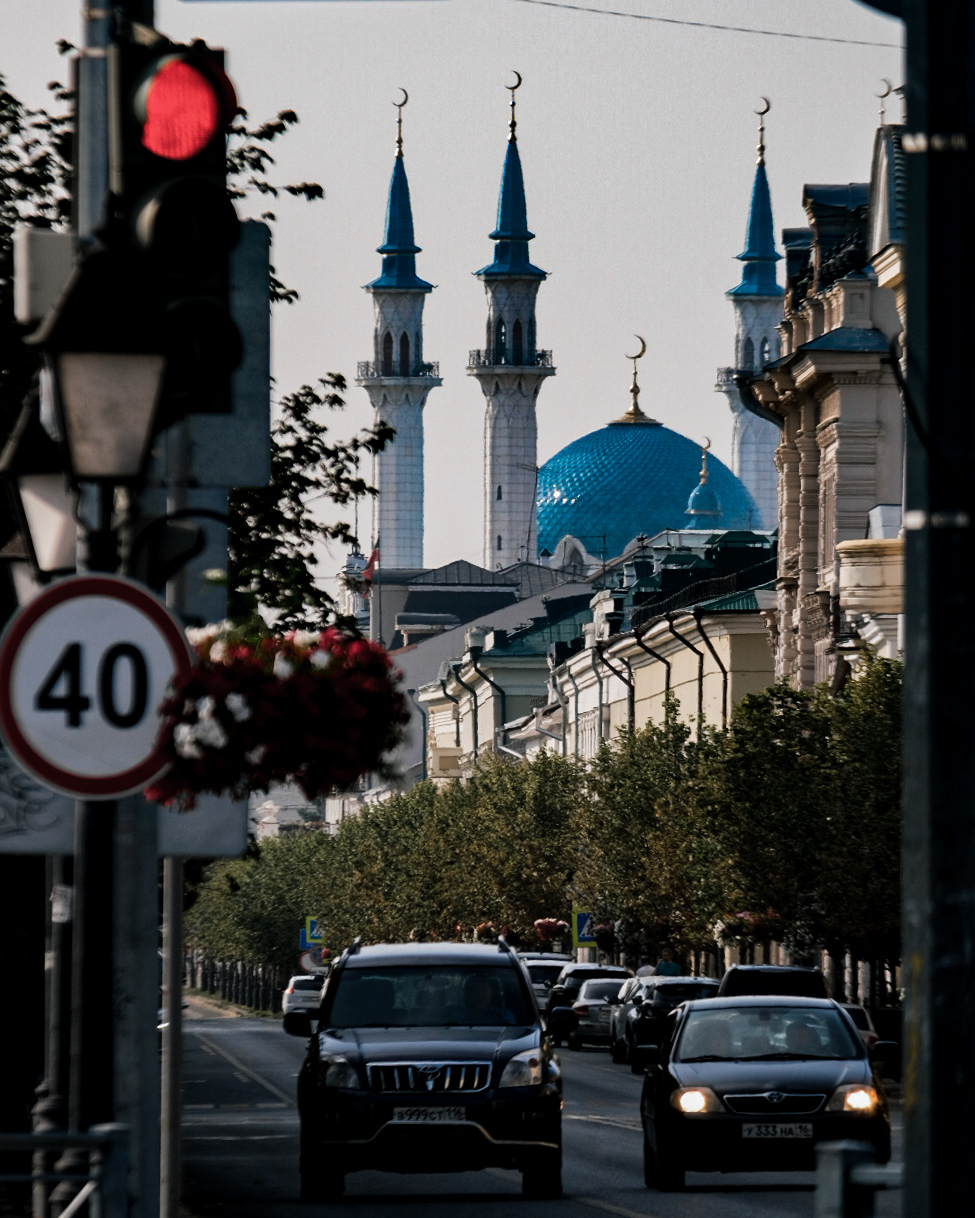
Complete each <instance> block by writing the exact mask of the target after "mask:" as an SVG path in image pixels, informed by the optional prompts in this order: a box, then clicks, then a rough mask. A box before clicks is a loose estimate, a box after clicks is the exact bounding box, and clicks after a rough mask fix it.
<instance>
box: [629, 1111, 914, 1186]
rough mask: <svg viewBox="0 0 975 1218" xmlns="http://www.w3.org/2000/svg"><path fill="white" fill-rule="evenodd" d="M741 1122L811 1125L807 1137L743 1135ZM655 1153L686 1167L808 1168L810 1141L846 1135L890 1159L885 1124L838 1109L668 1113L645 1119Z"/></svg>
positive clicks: (810, 1163)
mask: <svg viewBox="0 0 975 1218" xmlns="http://www.w3.org/2000/svg"><path fill="white" fill-rule="evenodd" d="M745 1125H752V1126H754V1125H763V1126H802V1125H807V1126H811V1127H812V1137H811V1138H808V1137H801V1138H800V1137H772V1138H764V1137H763V1138H752V1137H746V1136H745V1135H744V1132H743V1127H744V1126H745ZM648 1133H649V1134H650V1138H651V1141H652V1142H653V1143H654V1145H655V1148H656V1150H657V1154H658V1157H660V1159H661V1160H662V1161H666V1162H667V1163H670V1164H673V1165H675V1166H678V1167H682V1168H683V1169H684V1170H686V1171H725V1172H728V1171H812V1170H814V1169H815V1167H816V1145H817V1143H819V1142H836V1141H841V1140H844V1139H847V1138H849V1139H852V1140H854V1141H857V1142H870V1143H872V1144H873V1146H874V1148H875V1150H876V1153H877V1158H878V1160H879V1161H880V1162H886V1161H887V1160H888V1159H889V1158H890V1125H889V1124H888V1122H887V1120H886V1118H885V1117H884V1116H883V1115H882V1114H880V1113H878V1114H877V1115H875V1116H872V1117H860V1116H848V1115H845V1114H843V1113H817V1114H815V1115H813V1116H788V1117H786V1116H783V1117H781V1118H777V1119H775V1120H772V1119H770V1118H769V1117H767V1116H739V1115H738V1114H737V1113H724V1112H716V1113H712V1114H709V1115H706V1116H705V1115H702V1116H694V1117H687V1116H681V1115H680V1114H679V1113H676V1112H674V1113H673V1114H672V1115H671V1114H670V1113H668V1114H667V1115H666V1116H665V1117H662V1118H658V1122H651V1123H650V1128H649V1129H648Z"/></svg>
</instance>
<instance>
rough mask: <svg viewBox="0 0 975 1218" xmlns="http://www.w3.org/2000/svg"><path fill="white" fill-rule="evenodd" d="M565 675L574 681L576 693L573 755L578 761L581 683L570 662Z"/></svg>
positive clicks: (573, 685) (573, 687)
mask: <svg viewBox="0 0 975 1218" xmlns="http://www.w3.org/2000/svg"><path fill="white" fill-rule="evenodd" d="M565 675H566V676H567V677H568V678H569V680H570V681H571V682H572V689H573V691H574V694H575V728H574V730H573V740H572V755H573V756H574V757H575V759H576V761H578V760H579V684H578V682H577V681H576V679H575V677H574V676H573V675H572V670H571V669H570V668H569V665H568V664H566V666H565Z"/></svg>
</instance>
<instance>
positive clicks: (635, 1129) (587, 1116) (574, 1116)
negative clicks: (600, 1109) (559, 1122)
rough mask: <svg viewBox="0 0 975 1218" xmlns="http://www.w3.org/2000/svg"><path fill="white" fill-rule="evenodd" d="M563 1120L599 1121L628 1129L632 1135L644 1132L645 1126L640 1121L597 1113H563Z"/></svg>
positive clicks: (602, 1123)
mask: <svg viewBox="0 0 975 1218" xmlns="http://www.w3.org/2000/svg"><path fill="white" fill-rule="evenodd" d="M562 1119H563V1120H564V1121H598V1122H599V1124H600V1125H612V1126H614V1128H616V1129H628V1130H629V1131H630V1133H642V1132H643V1126H642V1125H641V1123H640V1121H639V1120H636V1119H634V1120H632V1121H627V1120H620V1119H619V1118H618V1117H608V1116H600V1115H599V1114H598V1113H596V1112H586V1113H575V1112H563V1113H562Z"/></svg>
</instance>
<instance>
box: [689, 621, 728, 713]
mask: <svg viewBox="0 0 975 1218" xmlns="http://www.w3.org/2000/svg"><path fill="white" fill-rule="evenodd" d="M702 617H703V613H702V610H701V606H700V605H695V606H694V621H695V622H697V629H698V633H699V634H700V636H701V638H702V639H703V640H704V642H705V643H706V644H707V649H708V651H710V653H711V655H712V656H714V662H715V664H717V666H718V667H719V668H720V669H721V726H722V727H727V726H728V670H727V668H725V666H724V665H723V664H722V663H721V660H720V658H719V657H718V653H717V652H716V651H715V650H714V647H713V645H712V643H711V640H710V639H709V638H708V636H707V634H705V632H704V625H703V623H702V622H701V618H702Z"/></svg>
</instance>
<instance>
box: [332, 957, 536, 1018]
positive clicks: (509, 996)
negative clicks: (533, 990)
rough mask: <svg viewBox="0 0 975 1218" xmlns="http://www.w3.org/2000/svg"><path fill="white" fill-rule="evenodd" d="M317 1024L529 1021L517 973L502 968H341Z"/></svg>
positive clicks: (527, 1001)
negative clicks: (320, 1021) (320, 1020)
mask: <svg viewBox="0 0 975 1218" xmlns="http://www.w3.org/2000/svg"><path fill="white" fill-rule="evenodd" d="M327 1003H328V1005H327V1007H326V1009H325V1010H323V1012H322V1026H324V1027H332V1028H438V1027H439V1028H442V1027H451V1026H458V1025H459V1026H462V1027H478V1028H488V1027H498V1026H504V1025H508V1026H512V1025H516V1024H531V1023H533V1022H534V1012H533V1011H532V1009H531V1005H530V1003H529V1000H528V997H527V995H526V994H525V993H524V992H523V991H522V987H521V985H520V983H519V975H518V972H517V971H516V970H515V969H513V968H505V967H503V966H501V967H497V966H487V967H466V968H465V967H463V966H461V965H453V966H450V965H444V966H434V967H432V968H431V967H425V966H423V965H402V966H395V965H393V966H389V967H381V968H346V969H343V971H342V972H341V973H339V974H338V975H337V976H335V977H333V980H332V984H331V986H330V987H329V994H328V998H327Z"/></svg>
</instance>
